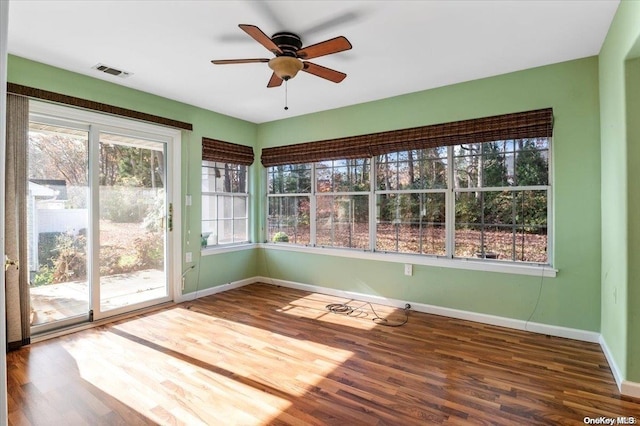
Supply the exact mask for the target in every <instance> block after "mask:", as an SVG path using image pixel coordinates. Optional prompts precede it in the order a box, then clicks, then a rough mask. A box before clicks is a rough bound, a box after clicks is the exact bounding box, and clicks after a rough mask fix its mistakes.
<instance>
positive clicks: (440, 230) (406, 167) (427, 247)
mask: <svg viewBox="0 0 640 426" xmlns="http://www.w3.org/2000/svg"><path fill="white" fill-rule="evenodd" d="M376 182H377V185H376V245H375V250H376V251H381V252H398V253H419V254H431V255H437V256H444V255H446V254H447V250H446V234H445V217H446V214H445V213H446V211H445V196H446V188H447V148H446V147H440V148H429V149H421V150H412V151H400V152H392V153H388V154H384V155H380V156H377V157H376Z"/></svg>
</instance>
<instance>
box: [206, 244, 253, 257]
mask: <svg viewBox="0 0 640 426" xmlns="http://www.w3.org/2000/svg"><path fill="white" fill-rule="evenodd" d="M256 247H258V245H257V244H254V243H237V244H225V245H221V246H213V247H205V248H202V249H201V250H200V255H201V256H209V255H212V254H222V253H232V252H234V251H243V250H250V249H254V248H256Z"/></svg>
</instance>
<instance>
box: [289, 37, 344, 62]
mask: <svg viewBox="0 0 640 426" xmlns="http://www.w3.org/2000/svg"><path fill="white" fill-rule="evenodd" d="M352 47H353V46H351V43H349V40H347V39H346V38H345V37H343V36H340V37H336V38H332V39H331V40H326V41H323V42H320V43H316V44H312V45H311V46H307V47H305V48H302V49H300V50H298V51H297V52H296V55H298V58H300V59H313V58H318V57H320V56H325V55H331V54H332V53H338V52H342V51H344V50H349V49H351V48H352Z"/></svg>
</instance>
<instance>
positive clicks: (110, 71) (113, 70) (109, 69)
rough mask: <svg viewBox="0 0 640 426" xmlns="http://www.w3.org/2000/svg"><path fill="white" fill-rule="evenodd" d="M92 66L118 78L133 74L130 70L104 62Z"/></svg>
mask: <svg viewBox="0 0 640 426" xmlns="http://www.w3.org/2000/svg"><path fill="white" fill-rule="evenodd" d="M92 68H93V69H96V70H98V71H102V72H104V73H107V74H111V75H115V76H116V77H120V78H127V77H131V76H132V75H133V73H132V72H127V71H122V70H119V69H117V68H113V67H110V66H108V65H104V64H96V65H94V66H93V67H92Z"/></svg>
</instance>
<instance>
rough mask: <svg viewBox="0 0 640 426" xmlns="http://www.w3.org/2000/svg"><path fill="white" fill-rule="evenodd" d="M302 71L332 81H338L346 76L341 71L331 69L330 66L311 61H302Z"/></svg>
mask: <svg viewBox="0 0 640 426" xmlns="http://www.w3.org/2000/svg"><path fill="white" fill-rule="evenodd" d="M302 71H305V72H308V73H309V74H313V75H317V76H318V77H321V78H324V79H326V80H329V81H333V82H334V83H340V82H341V81H342V80H344V79H345V77H346V76H347V75H346V74H345V73H343V72H340V71H336V70H332V69H331V68H327V67H323V66H322V65H316V64H314V63H311V62H304V68H302Z"/></svg>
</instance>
